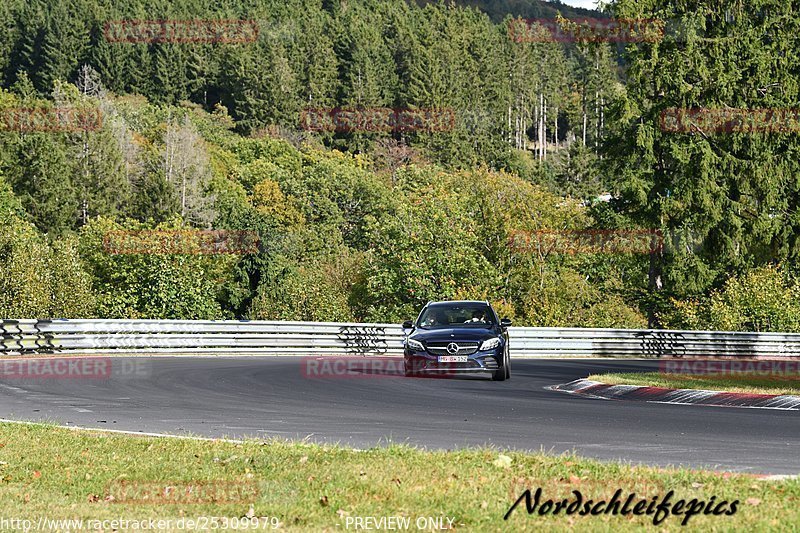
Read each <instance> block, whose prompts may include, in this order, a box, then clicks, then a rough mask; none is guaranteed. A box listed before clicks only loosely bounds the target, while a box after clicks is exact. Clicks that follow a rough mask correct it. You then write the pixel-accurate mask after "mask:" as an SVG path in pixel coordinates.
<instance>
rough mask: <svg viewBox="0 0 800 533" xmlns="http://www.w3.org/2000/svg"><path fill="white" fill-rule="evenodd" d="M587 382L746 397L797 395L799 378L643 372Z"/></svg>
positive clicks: (799, 392) (601, 375) (603, 377)
mask: <svg viewBox="0 0 800 533" xmlns="http://www.w3.org/2000/svg"><path fill="white" fill-rule="evenodd" d="M586 379H590V380H593V381H600V382H602V383H607V384H609V385H644V386H647V387H663V388H665V389H704V390H717V391H723V392H743V393H746V394H793V395H800V376H789V375H787V376H775V375H769V376H764V375H762V376H759V375H753V374H732V375H731V374H728V375H713V374H709V375H698V374H667V373H662V372H643V373H630V374H594V375H591V376H589V377H588V378H586Z"/></svg>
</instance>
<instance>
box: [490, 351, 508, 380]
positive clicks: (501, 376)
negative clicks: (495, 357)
mask: <svg viewBox="0 0 800 533" xmlns="http://www.w3.org/2000/svg"><path fill="white" fill-rule="evenodd" d="M509 377H510V373H509V370H508V355H503V364H501V365H499V366H498V367H497V370H495V371H494V372H492V381H505V380H506V379H508V378H509Z"/></svg>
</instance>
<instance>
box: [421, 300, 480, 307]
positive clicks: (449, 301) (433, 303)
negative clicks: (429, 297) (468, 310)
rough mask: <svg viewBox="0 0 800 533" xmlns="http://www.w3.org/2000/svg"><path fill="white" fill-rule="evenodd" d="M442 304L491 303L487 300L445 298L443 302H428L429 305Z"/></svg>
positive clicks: (436, 305)
mask: <svg viewBox="0 0 800 533" xmlns="http://www.w3.org/2000/svg"><path fill="white" fill-rule="evenodd" d="M441 305H487V306H488V305H489V302H487V301H485V300H444V301H441V302H428V307H438V306H441Z"/></svg>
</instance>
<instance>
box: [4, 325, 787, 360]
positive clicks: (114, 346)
mask: <svg viewBox="0 0 800 533" xmlns="http://www.w3.org/2000/svg"><path fill="white" fill-rule="evenodd" d="M0 333H1V334H2V340H1V341H0V353H1V354H6V355H27V354H38V353H69V352H75V353H82V354H90V353H108V352H109V351H117V352H119V353H153V354H157V353H197V354H215V353H216V354H223V353H224V354H270V355H364V356H374V355H401V354H402V350H403V339H404V337H405V334H406V333H407V332H405V331H404V330H403V329H402V327H401V326H399V325H397V324H349V323H339V322H265V321H248V320H206V321H203V320H0ZM509 334H510V337H511V354H512V356H535V357H747V358H768V359H772V358H786V357H800V334H792V333H743V332H726V331H674V330H630V329H579V328H520V327H512V328H509Z"/></svg>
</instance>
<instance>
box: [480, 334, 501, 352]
mask: <svg viewBox="0 0 800 533" xmlns="http://www.w3.org/2000/svg"><path fill="white" fill-rule="evenodd" d="M498 346H500V337H493V338H491V339H486V340H485V341H483V342H482V343H481V347H480V348H479V349H478V351H481V352H483V351H485V350H493V349H495V348H497V347H498Z"/></svg>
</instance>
